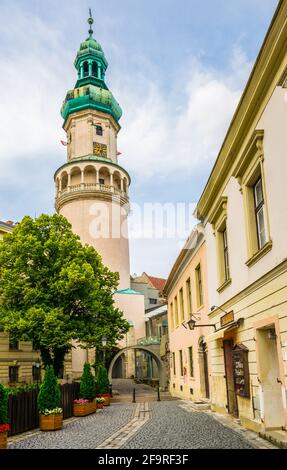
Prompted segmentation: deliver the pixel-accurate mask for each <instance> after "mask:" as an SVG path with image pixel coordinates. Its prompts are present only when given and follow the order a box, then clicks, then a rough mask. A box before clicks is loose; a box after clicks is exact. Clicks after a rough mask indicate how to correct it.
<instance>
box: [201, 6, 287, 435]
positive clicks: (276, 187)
mask: <svg viewBox="0 0 287 470" xmlns="http://www.w3.org/2000/svg"><path fill="white" fill-rule="evenodd" d="M286 44H287V2H286V1H285V0H284V1H280V2H279V4H278V8H277V10H276V13H275V16H274V18H273V20H272V23H271V26H270V28H269V30H268V33H267V36H266V38H265V41H264V44H263V46H262V49H261V51H260V53H259V56H258V58H257V61H256V63H255V66H254V69H253V71H252V74H251V77H250V79H249V81H248V84H247V86H246V89H245V91H244V93H243V96H242V98H241V101H240V103H239V106H238V108H237V110H236V112H235V115H234V117H233V120H232V122H231V125H230V128H229V130H228V132H227V135H226V138H225V140H224V143H223V145H222V148H221V150H220V153H219V155H218V158H217V160H216V163H215V166H214V168H213V170H212V173H211V175H210V177H209V180H208V182H207V185H206V187H205V189H204V192H203V194H202V196H201V198H200V201H199V203H198V206H197V217H198V218H199V219H200V220H201V221H202V224H203V225H204V230H205V234H206V247H207V263H208V289H209V306H210V310H209V315H208V317H209V322H210V323H211V324H215V325H216V332H214V333H212V334H211V335H209V336H208V338H207V342H208V351H209V355H210V374H211V402H212V408H213V410H216V411H219V412H222V413H229V414H231V415H233V416H236V417H238V418H239V419H240V421H241V423H242V424H243V425H244V426H246V427H247V428H249V429H253V430H255V431H261V432H266V431H269V430H282V429H286V427H287V401H286V397H287V392H286V386H287V381H286V378H287V245H286V240H287V210H286V198H287V186H286V175H287V160H286V148H287V133H286V126H287V47H286Z"/></svg>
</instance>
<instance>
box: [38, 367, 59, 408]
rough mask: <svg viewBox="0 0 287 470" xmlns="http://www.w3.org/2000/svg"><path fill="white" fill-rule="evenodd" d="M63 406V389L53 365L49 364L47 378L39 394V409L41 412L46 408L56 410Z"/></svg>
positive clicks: (46, 371)
mask: <svg viewBox="0 0 287 470" xmlns="http://www.w3.org/2000/svg"><path fill="white" fill-rule="evenodd" d="M60 406H61V391H60V386H59V384H58V380H57V377H56V376H55V373H54V368H53V366H47V367H46V370H45V378H44V381H43V383H42V385H41V387H40V392H39V395H38V409H39V411H40V413H41V412H44V411H45V410H54V409H55V408H59V407H60Z"/></svg>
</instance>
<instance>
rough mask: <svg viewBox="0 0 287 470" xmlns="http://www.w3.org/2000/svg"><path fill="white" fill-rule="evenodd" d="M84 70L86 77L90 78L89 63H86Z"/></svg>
mask: <svg viewBox="0 0 287 470" xmlns="http://www.w3.org/2000/svg"><path fill="white" fill-rule="evenodd" d="M83 69H84V77H88V76H89V63H88V62H84V66H83Z"/></svg>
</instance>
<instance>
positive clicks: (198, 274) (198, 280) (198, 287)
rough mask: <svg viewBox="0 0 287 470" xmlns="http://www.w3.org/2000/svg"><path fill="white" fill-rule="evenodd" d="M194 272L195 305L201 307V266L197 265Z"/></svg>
mask: <svg viewBox="0 0 287 470" xmlns="http://www.w3.org/2000/svg"><path fill="white" fill-rule="evenodd" d="M195 274H196V290H197V306H198V308H199V307H202V305H203V289H202V276H201V266H200V264H199V265H198V266H197V268H196V270H195Z"/></svg>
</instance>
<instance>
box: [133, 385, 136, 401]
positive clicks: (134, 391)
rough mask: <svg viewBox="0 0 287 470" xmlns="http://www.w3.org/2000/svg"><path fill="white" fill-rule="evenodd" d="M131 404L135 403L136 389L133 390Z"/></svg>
mask: <svg viewBox="0 0 287 470" xmlns="http://www.w3.org/2000/svg"><path fill="white" fill-rule="evenodd" d="M133 403H136V389H135V388H134V389H133Z"/></svg>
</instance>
